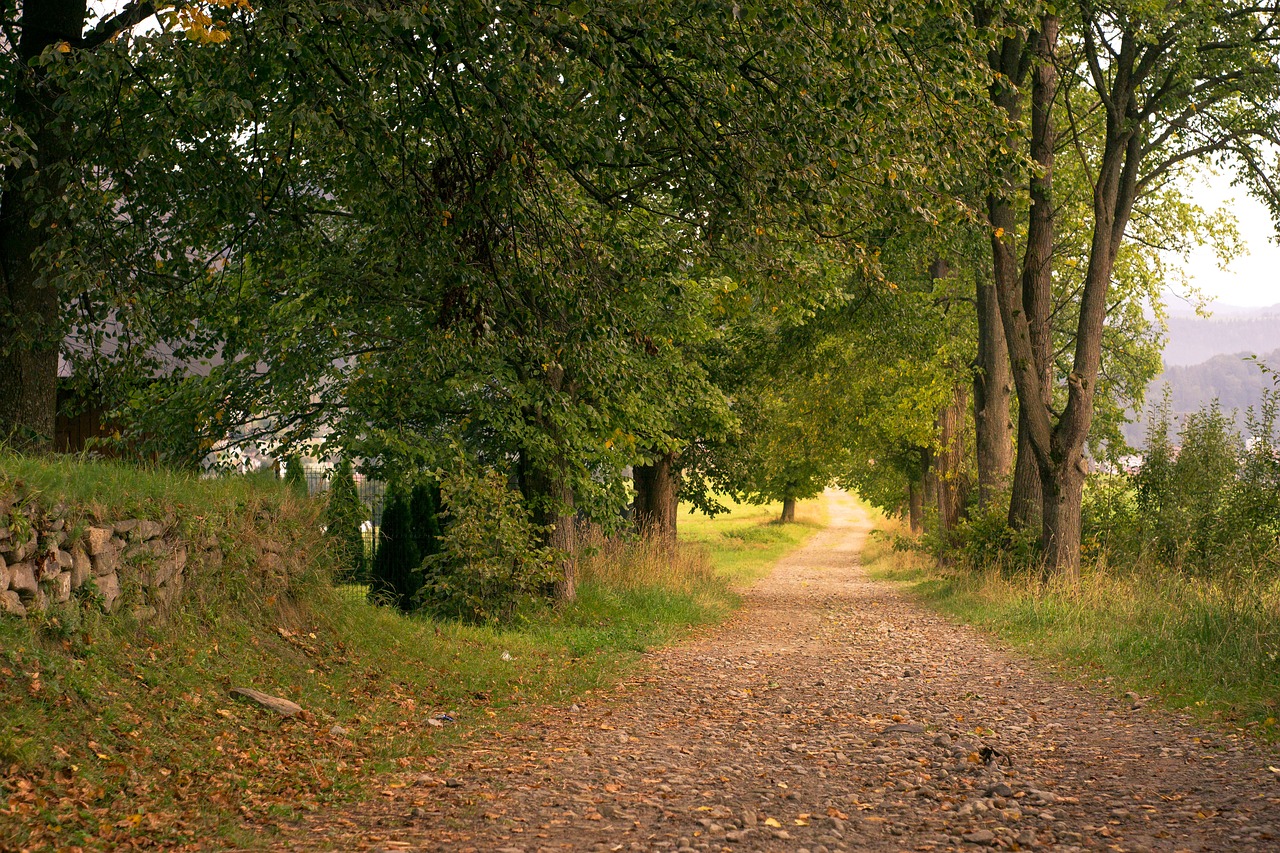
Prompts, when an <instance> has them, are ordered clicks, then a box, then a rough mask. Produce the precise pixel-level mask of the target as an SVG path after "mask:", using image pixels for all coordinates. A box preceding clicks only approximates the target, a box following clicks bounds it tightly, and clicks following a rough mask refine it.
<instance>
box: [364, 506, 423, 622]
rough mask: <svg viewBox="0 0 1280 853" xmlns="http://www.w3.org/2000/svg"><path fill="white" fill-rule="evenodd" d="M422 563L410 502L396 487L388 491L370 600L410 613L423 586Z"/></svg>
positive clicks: (370, 580)
mask: <svg viewBox="0 0 1280 853" xmlns="http://www.w3.org/2000/svg"><path fill="white" fill-rule="evenodd" d="M421 562H422V557H421V555H419V554H418V547H417V545H416V544H415V543H414V541H413V525H412V522H411V520H410V516H409V501H408V500H407V499H406V497H405V495H404V491H403V489H401V488H400V487H399V486H398V485H397V484H396V483H392V484H391V486H390V487H389V488H388V489H387V496H386V504H385V505H384V507H383V510H382V525H381V526H380V527H379V528H378V550H377V552H376V553H375V554H374V556H373V571H372V573H371V577H370V579H369V600H370V601H373V602H374V603H376V604H388V605H392V606H395V607H398V608H399V609H400V610H403V611H405V612H408V611H409V610H410V609H411V608H412V607H413V603H414V595H415V594H416V593H417V592H418V587H419V586H420V585H421V578H422V575H421V571H420V568H419V564H420V563H421Z"/></svg>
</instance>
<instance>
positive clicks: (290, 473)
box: [284, 453, 310, 498]
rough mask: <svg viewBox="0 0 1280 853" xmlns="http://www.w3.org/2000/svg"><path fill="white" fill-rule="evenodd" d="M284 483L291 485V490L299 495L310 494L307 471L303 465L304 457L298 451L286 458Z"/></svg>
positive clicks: (306, 495) (305, 495)
mask: <svg viewBox="0 0 1280 853" xmlns="http://www.w3.org/2000/svg"><path fill="white" fill-rule="evenodd" d="M284 483H285V485H286V486H288V487H289V491H291V492H293V493H294V494H295V495H297V496H298V497H300V498H305V497H309V496H310V491H309V490H308V489H307V472H306V469H304V468H303V467H302V457H300V456H298V454H296V453H291V454H289V455H288V456H286V457H285V458H284Z"/></svg>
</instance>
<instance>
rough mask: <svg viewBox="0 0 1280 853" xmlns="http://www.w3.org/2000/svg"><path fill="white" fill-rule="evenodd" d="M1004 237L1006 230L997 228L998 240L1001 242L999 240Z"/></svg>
mask: <svg viewBox="0 0 1280 853" xmlns="http://www.w3.org/2000/svg"><path fill="white" fill-rule="evenodd" d="M1003 236H1004V229H1003V228H997V229H996V239H997V240H999V239H1000V238H1001V237H1003Z"/></svg>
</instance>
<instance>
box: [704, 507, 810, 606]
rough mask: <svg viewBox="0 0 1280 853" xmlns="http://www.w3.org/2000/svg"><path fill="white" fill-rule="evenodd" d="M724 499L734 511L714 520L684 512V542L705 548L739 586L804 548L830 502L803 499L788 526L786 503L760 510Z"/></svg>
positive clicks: (716, 565)
mask: <svg viewBox="0 0 1280 853" xmlns="http://www.w3.org/2000/svg"><path fill="white" fill-rule="evenodd" d="M720 501H721V502H722V503H723V504H725V505H726V506H728V507H729V512H728V513H726V514H723V515H717V516H715V517H714V518H712V517H710V516H707V515H705V514H703V513H701V512H698V511H696V510H695V511H692V512H683V511H682V512H681V513H680V521H679V530H680V539H681V541H683V542H688V543H691V544H698V545H701V546H703V547H705V548H706V549H707V550H708V552H709V555H710V560H711V565H712V567H713V568H714V570H715V571H716V572H717V573H718V574H719V575H720V576H721V577H724V578H727V579H728V580H729V582H730V583H731V584H733V585H735V586H749V585H750V584H751V583H752V582H753V581H755V580H757V579H758V578H761V577H763V576H764V575H766V574H768V572H769V569H770V568H771V567H772V566H773V564H774V563H776V562H777V561H778V558H780V557H781V556H782V555H783V554H786V553H788V552H789V551H791V550H793V549H795V548H797V547H799V546H800V545H802V544H804V542H805V541H806V540H808V538H809V537H810V536H812V535H813V534H814V533H815V532H816V531H818V530H820V529H822V528H823V527H824V526H825V525H826V523H827V504H826V501H825V500H824V499H822V498H817V499H814V500H809V501H801V502H800V503H799V504H798V505H797V507H796V521H795V523H793V524H783V523H782V522H780V521H778V520H777V519H778V518H779V517H780V516H781V515H782V504H780V503H775V504H765V505H763V506H755V505H751V504H739V503H736V502H734V501H732V500H729V499H728V498H721V499H720Z"/></svg>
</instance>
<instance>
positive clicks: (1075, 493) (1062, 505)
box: [1040, 456, 1086, 584]
mask: <svg viewBox="0 0 1280 853" xmlns="http://www.w3.org/2000/svg"><path fill="white" fill-rule="evenodd" d="M1085 470H1086V468H1085V464H1084V458H1083V457H1080V456H1076V457H1075V460H1074V462H1071V463H1068V464H1063V465H1059V466H1057V467H1056V468H1055V469H1054V470H1050V471H1044V472H1042V475H1041V481H1042V482H1043V483H1044V527H1043V529H1042V533H1041V537H1040V546H1041V549H1042V550H1043V552H1044V558H1045V566H1046V567H1047V568H1049V569H1050V570H1052V571H1053V572H1056V573H1057V574H1058V576H1059V577H1061V578H1063V579H1064V580H1066V581H1067V582H1068V583H1072V584H1074V583H1076V582H1078V581H1079V580H1080V533H1081V530H1080V520H1081V515H1082V513H1081V503H1082V498H1083V495H1084V478H1085Z"/></svg>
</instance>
